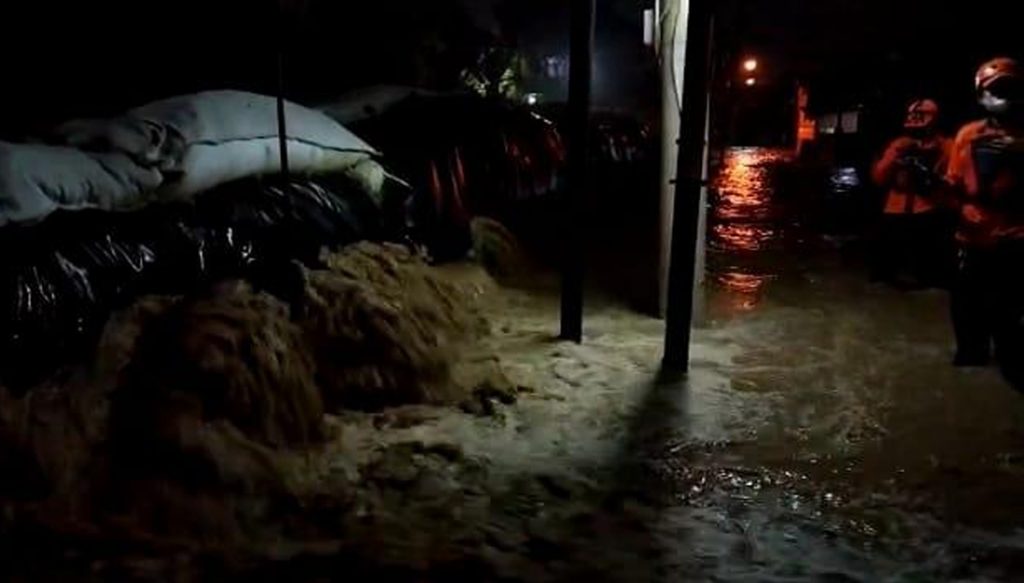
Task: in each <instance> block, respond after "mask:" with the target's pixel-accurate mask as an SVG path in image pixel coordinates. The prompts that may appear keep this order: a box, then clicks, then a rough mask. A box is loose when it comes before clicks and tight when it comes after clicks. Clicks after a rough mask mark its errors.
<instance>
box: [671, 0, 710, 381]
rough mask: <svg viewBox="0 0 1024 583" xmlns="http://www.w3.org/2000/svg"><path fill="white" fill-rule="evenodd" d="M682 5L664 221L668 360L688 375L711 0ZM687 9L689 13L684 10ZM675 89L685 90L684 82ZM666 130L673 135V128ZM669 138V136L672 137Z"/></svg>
mask: <svg viewBox="0 0 1024 583" xmlns="http://www.w3.org/2000/svg"><path fill="white" fill-rule="evenodd" d="M679 6H680V8H679V12H678V14H677V16H678V18H679V20H678V21H677V23H678V24H677V25H676V26H677V28H676V29H675V34H679V29H682V28H685V30H686V40H685V61H684V62H685V68H684V70H685V73H686V74H685V76H684V80H683V83H682V108H681V112H680V119H679V122H680V123H679V128H680V131H679V134H678V135H679V142H678V146H679V147H678V156H677V160H676V178H675V185H674V186H675V189H674V193H673V194H674V196H673V197H672V199H671V201H670V204H668V205H667V206H668V207H669V208H668V213H669V214H668V216H666V217H663V221H664V220H666V219H667V218H668V217H671V232H670V239H671V246H670V247H669V249H670V252H669V256H668V277H667V280H668V281H667V294H666V299H665V305H666V320H667V321H666V332H665V355H664V361H663V362H664V365H665V367H666V368H669V369H672V370H677V371H681V372H687V371H688V370H689V363H690V341H691V331H692V326H693V315H694V297H695V295H694V294H695V288H696V283H697V273H696V263H697V249H698V245H699V241H698V239H699V237H700V234H701V233H700V223H701V207H702V200H703V189H704V186H705V167H706V164H705V160H706V157H705V140H706V136H707V128H708V124H707V121H708V120H707V115H708V91H707V89H708V80H709V78H710V65H711V63H710V41H711V26H710V25H711V7H710V0H681V2H680V5H679ZM682 7H686V8H687V9H686V10H683V9H682ZM669 42H670V43H671V41H669ZM673 52H674V55H678V53H679V51H678V48H677V47H676V48H675V49H674V51H673ZM663 58H665V55H663ZM675 70H676V71H677V70H678V68H676V69H675ZM674 85H675V87H678V86H679V85H678V82H677V83H675V84H674ZM664 130H665V131H668V130H669V128H665V129H664ZM666 139H669V137H668V136H666ZM663 212H665V210H664V208H663ZM663 245H664V242H663Z"/></svg>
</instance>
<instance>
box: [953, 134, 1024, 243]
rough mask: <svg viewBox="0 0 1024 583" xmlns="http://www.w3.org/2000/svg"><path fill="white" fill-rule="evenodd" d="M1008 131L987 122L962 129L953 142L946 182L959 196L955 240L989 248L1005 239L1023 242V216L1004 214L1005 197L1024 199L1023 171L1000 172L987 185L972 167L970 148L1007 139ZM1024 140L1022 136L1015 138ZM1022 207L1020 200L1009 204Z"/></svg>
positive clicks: (1016, 213) (972, 159)
mask: <svg viewBox="0 0 1024 583" xmlns="http://www.w3.org/2000/svg"><path fill="white" fill-rule="evenodd" d="M1010 136H1011V134H1010V132H1009V131H1007V130H1006V129H1005V128H1002V127H999V126H997V125H995V124H993V123H991V122H989V121H988V120H981V121H976V122H973V123H969V124H967V125H966V126H964V127H963V128H962V129H961V130H960V133H958V134H957V136H956V140H954V142H953V153H952V156H951V159H950V164H949V170H948V171H947V172H946V180H947V181H948V182H949V183H950V185H952V186H953V188H954V189H955V190H956V194H957V195H959V197H960V226H959V228H958V229H957V239H958V240H959V241H960V242H961V243H964V244H966V245H970V246H982V247H984V246H990V245H993V244H995V243H998V242H999V241H1001V240H1006V239H1024V215H1022V214H1021V213H1020V212H1007V207H1006V205H1005V202H1006V201H1007V200H1009V199H1010V198H1009V197H1021V196H1024V189H1022V188H1021V187H1024V184H1021V181H1022V180H1024V168H1018V169H1012V170H1000V171H999V172H998V173H997V175H996V176H995V177H994V178H990V179H989V180H988V183H987V184H983V179H982V177H981V176H979V172H978V169H977V168H976V167H975V158H974V149H975V146H976V145H977V144H978V143H979V142H980V141H983V140H992V139H996V140H999V139H1001V138H1009V137H1010ZM1015 137H1019V138H1020V139H1024V135H1021V136H1015ZM1012 202H1013V203H1014V204H1015V205H1021V206H1024V201H1020V202H1017V201H1012Z"/></svg>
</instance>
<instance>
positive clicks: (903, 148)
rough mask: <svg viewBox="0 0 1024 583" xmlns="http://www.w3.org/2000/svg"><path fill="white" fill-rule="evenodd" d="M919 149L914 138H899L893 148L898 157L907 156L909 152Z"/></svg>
mask: <svg viewBox="0 0 1024 583" xmlns="http://www.w3.org/2000/svg"><path fill="white" fill-rule="evenodd" d="M917 147H918V145H917V140H915V139H914V138H908V137H906V136H904V137H902V138H897V139H896V140H895V141H894V142H893V143H892V146H891V148H892V151H893V153H895V154H896V155H897V156H900V155H903V154H906V153H907V152H909V151H911V150H914V149H916V148H917Z"/></svg>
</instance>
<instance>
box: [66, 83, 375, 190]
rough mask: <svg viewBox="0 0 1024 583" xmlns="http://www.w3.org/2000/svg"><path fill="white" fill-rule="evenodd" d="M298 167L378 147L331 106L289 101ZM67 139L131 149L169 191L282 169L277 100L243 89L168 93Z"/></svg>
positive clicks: (320, 167)
mask: <svg viewBox="0 0 1024 583" xmlns="http://www.w3.org/2000/svg"><path fill="white" fill-rule="evenodd" d="M285 115H286V119H287V135H288V158H289V166H290V170H291V171H292V172H295V173H297V174H312V173H322V172H335V171H345V170H347V169H350V168H352V167H355V166H356V165H358V164H359V163H360V162H363V161H365V160H368V159H369V158H370V157H371V156H373V155H376V154H377V152H376V151H375V150H374V149H373V148H372V147H371V146H370V145H369V144H367V143H366V142H364V141H363V140H361V139H359V138H358V137H357V136H356V135H355V134H353V133H352V132H350V131H348V130H347V129H345V128H344V127H343V126H342V125H340V124H338V123H337V122H335V121H334V120H332V119H331V118H329V117H328V116H326V115H324V114H323V113H321V112H319V111H316V110H313V109H309V108H306V107H302V106H300V105H297V104H294V103H291V102H286V103H285ZM59 132H60V133H61V135H62V138H63V140H64V142H65V143H68V144H76V145H81V146H82V147H100V148H103V149H113V150H117V151H121V152H124V153H126V154H128V155H129V156H131V157H132V158H133V159H135V160H136V161H138V162H140V163H143V164H151V165H154V166H156V167H158V168H159V169H160V170H162V171H164V174H165V184H164V185H163V187H162V188H161V189H160V193H161V195H164V196H174V197H185V196H191V195H194V194H196V193H198V192H202V191H204V190H207V189H210V188H212V187H214V186H217V185H219V184H223V183H225V182H230V181H232V180H237V179H239V178H245V177H247V176H254V175H260V174H273V173H276V172H280V170H281V164H280V159H281V156H280V146H279V141H278V126H277V100H276V99H275V98H273V97H268V96H265V95H257V94H254V93H246V92H243V91H207V92H203V93H197V94H194V95H184V96H180V97H172V98H170V99H164V100H161V101H157V102H154V103H150V104H148V105H144V106H142V107H139V108H136V109H133V110H131V111H129V112H128V113H127V114H126V115H125V116H123V117H122V118H118V119H116V120H111V121H109V122H105V123H102V122H101V123H96V122H89V121H85V122H75V123H72V124H66V125H65V126H63V127H62V128H60V129H59Z"/></svg>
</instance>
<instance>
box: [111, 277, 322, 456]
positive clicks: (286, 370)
mask: <svg viewBox="0 0 1024 583" xmlns="http://www.w3.org/2000/svg"><path fill="white" fill-rule="evenodd" d="M133 314H134V316H136V317H137V318H141V319H142V320H143V322H138V320H132V319H131V316H132V315H133ZM147 320H148V321H147ZM139 326H141V331H139V330H137V329H136V328H137V327H139ZM133 334H138V344H137V346H136V348H135V354H134V355H133V356H132V357H131V362H130V363H129V364H127V367H126V368H125V370H124V373H123V376H124V384H123V386H122V387H121V388H120V390H118V392H117V394H116V399H115V410H114V415H115V419H114V421H115V424H116V429H117V430H119V431H124V430H128V431H129V432H130V433H136V432H138V433H140V434H147V433H148V434H150V437H153V438H157V439H158V440H164V439H170V440H171V441H172V442H173V441H176V440H177V437H176V434H178V433H179V432H180V431H181V430H182V429H183V427H184V426H185V425H188V424H190V423H192V422H193V421H194V422H195V424H196V427H195V428H196V429H201V426H202V423H208V422H215V421H226V422H229V423H230V424H232V425H234V426H235V427H237V428H238V430H239V431H241V433H242V434H243V435H245V436H246V437H248V438H250V439H252V440H253V441H255V442H257V443H259V444H262V445H266V446H270V447H282V446H287V445H302V444H308V443H309V442H311V441H314V440H317V439H319V438H320V437H321V435H322V431H323V425H322V423H323V420H322V418H323V406H322V403H321V400H320V395H319V392H318V390H317V387H316V385H315V382H314V372H313V370H314V369H313V362H312V359H311V357H310V354H309V351H308V348H307V345H306V343H305V341H304V339H303V338H302V333H301V330H299V328H298V327H296V326H295V325H294V324H292V323H291V322H290V320H289V317H288V310H287V307H286V306H285V305H284V304H282V303H280V302H279V301H277V300H275V299H274V298H272V297H270V296H268V295H265V294H256V293H253V292H252V291H251V290H250V289H249V288H248V287H247V286H245V285H243V284H226V285H225V286H222V287H221V288H220V289H218V290H217V291H216V292H215V293H214V294H213V295H211V296H210V297H206V298H201V299H197V300H188V301H179V302H177V303H176V304H174V305H172V306H170V307H169V308H167V309H166V310H165V311H164V312H163V313H162V314H159V315H157V316H155V317H154V316H153V314H152V310H151V309H150V308H148V307H146V305H142V306H137V307H136V308H134V312H133V313H130V314H129V315H128V316H127V321H126V325H125V326H124V327H122V337H123V339H124V340H123V343H127V342H128V341H129V339H130V337H131V336H132V335H133ZM111 338H113V337H111ZM112 342H113V340H112ZM115 354H117V352H116V351H115ZM118 358H121V357H118V356H114V357H113V360H114V362H113V364H112V365H111V366H115V367H116V366H117V359H118ZM186 417H194V419H193V420H192V421H189V422H188V423H185V422H184V421H183V419H185V418H186ZM154 431H156V432H162V433H163V435H152V433H153V432H154ZM180 437H181V438H182V439H184V433H182V434H181V436H180Z"/></svg>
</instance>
